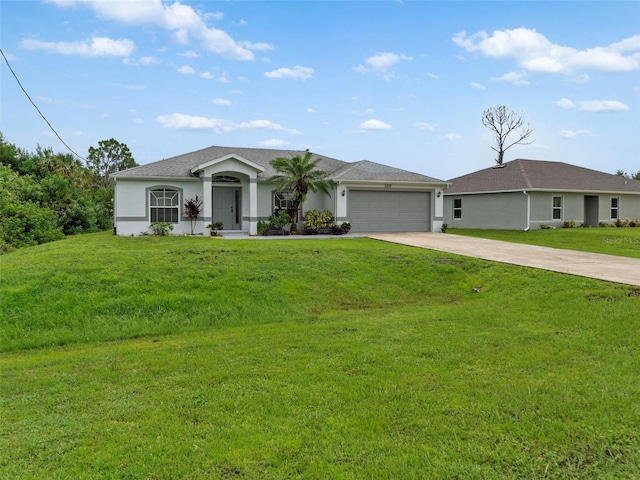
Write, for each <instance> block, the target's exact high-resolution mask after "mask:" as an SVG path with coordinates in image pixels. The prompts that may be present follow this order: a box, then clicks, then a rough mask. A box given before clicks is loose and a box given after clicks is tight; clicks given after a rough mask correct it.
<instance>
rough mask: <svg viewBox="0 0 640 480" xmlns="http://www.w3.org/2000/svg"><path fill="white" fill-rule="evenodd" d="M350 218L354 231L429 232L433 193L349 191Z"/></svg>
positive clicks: (348, 206) (348, 208)
mask: <svg viewBox="0 0 640 480" xmlns="http://www.w3.org/2000/svg"><path fill="white" fill-rule="evenodd" d="M347 200H348V205H347V218H348V219H349V221H350V222H351V227H352V231H354V232H428V231H429V230H430V229H431V194H430V193H429V192H393V191H388V190H387V191H380V190H377V191H374V190H349V196H348V198H347Z"/></svg>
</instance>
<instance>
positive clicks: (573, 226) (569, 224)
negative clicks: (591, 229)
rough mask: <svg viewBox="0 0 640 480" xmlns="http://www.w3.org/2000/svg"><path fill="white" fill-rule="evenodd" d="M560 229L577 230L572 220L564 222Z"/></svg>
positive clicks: (576, 225)
mask: <svg viewBox="0 0 640 480" xmlns="http://www.w3.org/2000/svg"><path fill="white" fill-rule="evenodd" d="M562 228H578V224H577V223H576V221H575V220H574V219H573V218H572V219H571V220H569V221H567V222H564V223H563V224H562Z"/></svg>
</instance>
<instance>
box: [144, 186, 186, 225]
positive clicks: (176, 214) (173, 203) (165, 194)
mask: <svg viewBox="0 0 640 480" xmlns="http://www.w3.org/2000/svg"><path fill="white" fill-rule="evenodd" d="M179 197H180V195H179V193H178V191H177V190H171V189H168V188H158V189H156V190H151V191H150V192H149V218H150V219H151V223H156V222H166V223H178V220H179V218H180V198H179Z"/></svg>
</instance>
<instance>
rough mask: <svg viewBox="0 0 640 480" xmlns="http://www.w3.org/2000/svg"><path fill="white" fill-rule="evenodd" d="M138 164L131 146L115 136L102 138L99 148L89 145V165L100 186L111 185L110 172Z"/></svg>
mask: <svg viewBox="0 0 640 480" xmlns="http://www.w3.org/2000/svg"><path fill="white" fill-rule="evenodd" d="M137 166H138V164H137V163H136V161H135V160H134V159H133V155H131V151H130V150H129V147H127V146H126V145H125V144H124V143H120V142H118V141H117V140H115V139H114V138H110V139H109V140H100V141H99V142H98V148H95V147H89V155H88V156H87V167H89V169H90V170H91V171H92V172H93V173H94V175H95V178H96V181H97V184H98V185H99V186H102V187H109V186H110V182H109V175H110V174H112V173H115V172H119V171H120V170H126V169H127V168H133V167H137Z"/></svg>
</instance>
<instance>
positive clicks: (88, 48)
mask: <svg viewBox="0 0 640 480" xmlns="http://www.w3.org/2000/svg"><path fill="white" fill-rule="evenodd" d="M20 46H21V47H22V48H25V49H27V50H44V51H45V52H49V53H58V54H61V55H80V56H82V57H128V56H129V55H131V53H132V52H133V51H134V49H135V44H134V43H133V42H132V41H131V40H113V39H111V38H107V37H93V38H92V39H91V40H85V41H83V42H41V41H40V40H34V39H26V40H22V41H21V42H20Z"/></svg>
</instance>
